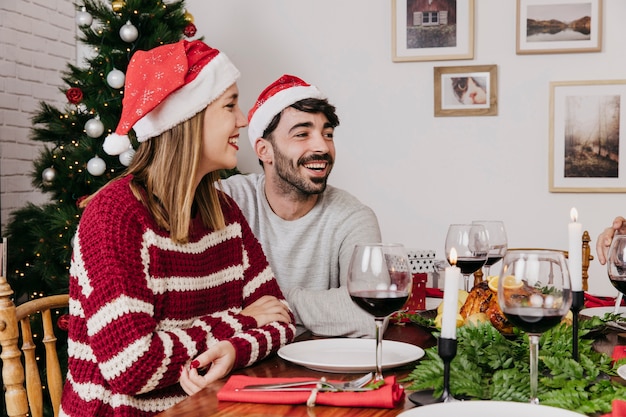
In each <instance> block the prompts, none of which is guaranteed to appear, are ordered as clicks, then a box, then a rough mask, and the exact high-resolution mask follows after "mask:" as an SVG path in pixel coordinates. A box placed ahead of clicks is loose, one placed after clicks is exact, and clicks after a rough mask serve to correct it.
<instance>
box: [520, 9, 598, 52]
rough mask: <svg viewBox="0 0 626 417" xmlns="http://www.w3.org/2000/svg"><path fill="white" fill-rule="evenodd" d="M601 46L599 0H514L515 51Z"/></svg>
mask: <svg viewBox="0 0 626 417" xmlns="http://www.w3.org/2000/svg"><path fill="white" fill-rule="evenodd" d="M601 50H602V0H517V33H516V52H517V54H518V55H522V54H556V53H573V52H599V51H601Z"/></svg>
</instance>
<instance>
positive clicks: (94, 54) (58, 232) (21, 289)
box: [5, 0, 196, 303]
mask: <svg viewBox="0 0 626 417" xmlns="http://www.w3.org/2000/svg"><path fill="white" fill-rule="evenodd" d="M77 8H78V10H77V14H76V23H77V25H78V26H79V29H80V35H79V41H80V42H81V43H83V44H85V45H86V46H87V48H88V49H90V51H91V53H90V54H89V55H90V56H89V57H88V58H87V59H86V65H82V66H75V65H71V64H68V65H67V69H66V70H65V71H64V73H63V81H64V82H65V83H66V84H67V88H64V89H63V93H64V94H65V95H66V97H67V100H68V103H67V105H66V106H65V108H64V109H62V110H60V109H57V108H55V107H53V106H51V105H49V104H46V103H44V102H42V103H40V109H39V111H38V113H37V114H36V115H35V116H34V118H33V123H34V127H33V129H32V135H31V138H32V140H35V141H39V142H44V143H45V144H46V146H45V147H44V149H43V150H42V152H41V153H40V155H38V157H37V158H36V160H35V161H34V164H33V165H34V167H33V171H32V184H33V186H35V187H37V188H39V189H40V190H41V191H43V192H44V193H47V194H49V195H50V201H49V203H47V204H45V205H43V206H36V205H34V204H28V205H27V206H25V207H23V208H21V209H19V210H16V211H15V212H13V213H11V216H10V219H9V223H8V225H7V228H6V233H5V235H6V237H7V238H8V248H9V253H8V255H9V256H8V259H9V263H8V271H7V275H8V277H7V278H8V281H9V283H10V285H11V287H12V288H13V290H14V292H15V299H16V301H17V303H19V302H21V301H26V300H28V299H33V298H37V297H41V296H44V295H50V294H56V293H64V292H67V291H68V273H69V266H70V258H71V252H72V239H73V236H74V233H75V231H76V228H77V226H78V222H79V220H80V215H81V209H80V208H79V203H80V201H81V200H82V199H84V198H85V197H86V196H88V195H90V194H92V193H94V192H95V191H97V190H98V189H99V188H100V187H101V186H103V185H104V184H105V183H107V182H108V181H110V180H111V179H113V178H115V177H117V176H118V175H120V174H121V173H122V171H123V170H124V169H125V168H126V166H127V165H128V164H129V163H130V161H131V160H132V157H133V154H134V149H133V148H132V147H131V148H129V149H128V150H127V151H126V152H124V153H123V154H122V155H120V156H119V157H118V156H114V157H112V156H109V155H107V154H106V153H105V152H104V151H103V150H102V144H103V142H104V138H105V137H106V135H107V134H109V133H111V132H112V131H114V130H115V128H116V127H117V123H118V120H119V117H120V114H121V108H122V97H123V93H124V88H123V87H124V73H125V71H126V68H127V66H128V63H129V61H130V59H131V57H132V56H133V54H134V53H135V52H136V51H138V50H148V49H151V48H154V47H156V46H158V45H162V44H167V43H173V42H177V41H179V40H180V39H183V38H184V37H185V36H186V37H193V36H194V35H195V33H196V28H195V26H194V24H193V16H192V15H191V14H190V13H189V12H187V11H186V10H185V8H184V1H182V0H181V1H172V2H167V3H165V2H163V1H161V0H113V1H104V0H85V1H84V2H83V3H80V4H77ZM131 139H132V138H131ZM136 145H137V143H136V142H135V141H133V146H136Z"/></svg>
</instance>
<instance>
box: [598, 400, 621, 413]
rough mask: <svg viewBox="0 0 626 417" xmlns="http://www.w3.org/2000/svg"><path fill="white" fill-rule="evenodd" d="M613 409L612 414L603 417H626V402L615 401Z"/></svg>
mask: <svg viewBox="0 0 626 417" xmlns="http://www.w3.org/2000/svg"><path fill="white" fill-rule="evenodd" d="M612 408H613V410H611V412H610V413H607V414H603V415H602V416H601V417H626V401H624V400H613V404H612Z"/></svg>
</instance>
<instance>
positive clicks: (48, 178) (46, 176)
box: [41, 167, 57, 185]
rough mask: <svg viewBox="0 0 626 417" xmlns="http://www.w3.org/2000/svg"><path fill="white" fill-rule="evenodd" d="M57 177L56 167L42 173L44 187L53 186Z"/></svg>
mask: <svg viewBox="0 0 626 417" xmlns="http://www.w3.org/2000/svg"><path fill="white" fill-rule="evenodd" d="M56 176H57V171H56V169H54V167H49V168H46V169H44V170H43V171H42V172H41V179H42V180H43V183H44V185H52V181H54V179H55V178H56Z"/></svg>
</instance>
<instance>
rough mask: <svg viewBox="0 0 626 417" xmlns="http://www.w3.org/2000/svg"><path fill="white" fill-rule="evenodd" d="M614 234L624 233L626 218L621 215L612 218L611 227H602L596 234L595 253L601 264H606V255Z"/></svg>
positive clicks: (625, 231) (625, 230)
mask: <svg viewBox="0 0 626 417" xmlns="http://www.w3.org/2000/svg"><path fill="white" fill-rule="evenodd" d="M615 234H618V235H624V234H626V219H625V218H623V217H621V216H618V217H616V218H615V220H613V224H612V225H611V227H607V228H606V229H604V230H603V231H602V233H600V235H599V236H598V240H597V242H596V253H597V255H598V261H599V262H600V264H602V265H604V264H606V257H607V254H608V252H609V247H610V246H611V242H612V241H613V236H614V235H615Z"/></svg>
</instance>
